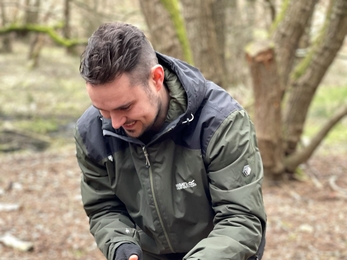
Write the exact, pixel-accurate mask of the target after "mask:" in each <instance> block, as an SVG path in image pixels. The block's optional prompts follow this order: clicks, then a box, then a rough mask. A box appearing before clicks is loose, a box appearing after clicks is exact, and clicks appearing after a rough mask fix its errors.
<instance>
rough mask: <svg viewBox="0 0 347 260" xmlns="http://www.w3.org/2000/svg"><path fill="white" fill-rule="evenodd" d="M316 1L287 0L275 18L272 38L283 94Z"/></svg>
mask: <svg viewBox="0 0 347 260" xmlns="http://www.w3.org/2000/svg"><path fill="white" fill-rule="evenodd" d="M317 2H318V0H305V1H289V2H288V1H287V3H284V4H283V7H282V8H283V9H284V10H282V13H281V14H280V15H279V16H278V17H277V19H276V22H275V25H274V26H275V31H274V33H273V35H272V39H273V41H274V43H275V51H276V53H277V54H278V55H277V56H276V57H277V62H278V72H279V74H280V78H281V88H282V89H283V94H284V92H285V89H286V86H287V83H288V78H289V75H290V72H291V70H292V68H293V63H294V61H295V52H296V50H297V48H298V45H299V42H300V41H299V40H300V38H301V36H302V35H303V34H304V32H305V29H306V27H307V24H308V21H309V20H310V17H311V16H312V14H313V10H314V6H315V4H316V3H317ZM283 13H284V14H283ZM276 24H277V25H276ZM276 26H277V27H276Z"/></svg>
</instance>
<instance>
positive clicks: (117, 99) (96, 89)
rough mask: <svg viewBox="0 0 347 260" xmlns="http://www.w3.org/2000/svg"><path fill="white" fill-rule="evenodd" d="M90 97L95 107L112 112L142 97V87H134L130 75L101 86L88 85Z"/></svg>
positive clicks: (123, 75)
mask: <svg viewBox="0 0 347 260" xmlns="http://www.w3.org/2000/svg"><path fill="white" fill-rule="evenodd" d="M86 88H87V92H88V95H89V97H90V99H91V101H92V103H93V105H94V106H96V107H98V108H100V109H105V110H110V109H111V108H112V109H114V108H115V107H119V106H123V105H126V104H128V103H129V102H133V101H134V100H136V99H137V98H139V97H140V96H141V93H140V92H141V89H142V87H141V86H137V85H133V82H132V80H131V77H130V76H129V75H128V74H122V75H121V76H120V77H117V78H116V79H115V80H114V81H112V82H110V83H106V84H101V85H92V84H89V83H87V84H86Z"/></svg>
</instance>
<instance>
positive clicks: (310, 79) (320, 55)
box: [284, 0, 347, 155]
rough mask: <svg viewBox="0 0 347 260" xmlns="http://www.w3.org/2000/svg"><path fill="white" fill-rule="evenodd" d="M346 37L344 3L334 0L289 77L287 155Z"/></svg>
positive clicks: (286, 124) (295, 145)
mask: <svg viewBox="0 0 347 260" xmlns="http://www.w3.org/2000/svg"><path fill="white" fill-rule="evenodd" d="M346 34H347V1H346V0H334V1H333V2H332V5H331V9H330V11H329V15H327V24H326V25H325V26H324V28H323V32H322V34H321V38H320V41H318V42H317V46H316V47H315V48H313V50H312V52H311V53H309V54H308V55H307V57H306V58H305V59H304V60H303V61H302V62H301V63H300V64H298V66H297V68H296V70H295V71H294V73H293V74H292V75H293V76H292V77H293V80H292V82H291V89H290V93H289V97H288V103H287V104H286V106H285V108H286V110H285V113H284V129H285V136H286V145H285V153H286V154H287V155H289V154H291V153H293V152H294V151H295V150H296V147H297V144H298V142H299V140H300V136H301V134H302V132H303V128H304V123H305V120H306V116H307V113H308V109H309V106H310V104H311V102H312V100H313V97H314V94H315V92H316V90H317V88H318V86H319V84H320V82H321V80H322V78H323V76H324V75H325V73H326V72H327V69H328V68H329V66H330V65H331V63H332V62H333V60H334V58H335V57H336V55H337V53H338V51H339V50H340V48H341V46H342V44H343V41H344V39H345V36H346Z"/></svg>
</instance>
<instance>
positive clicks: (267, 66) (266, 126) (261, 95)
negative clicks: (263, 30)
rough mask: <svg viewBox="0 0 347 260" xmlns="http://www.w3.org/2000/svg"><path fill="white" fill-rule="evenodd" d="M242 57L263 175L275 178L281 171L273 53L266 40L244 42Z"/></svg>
mask: <svg viewBox="0 0 347 260" xmlns="http://www.w3.org/2000/svg"><path fill="white" fill-rule="evenodd" d="M246 58H247V61H248V65H249V68H250V73H251V75H252V80H253V91H254V97H255V104H254V110H255V111H256V115H255V118H254V125H255V128H256V131H257V139H258V145H259V150H260V153H261V156H262V159H263V164H264V171H265V176H266V178H269V179H271V180H277V179H279V178H281V176H280V174H281V173H283V170H284V166H283V162H282V161H283V151H282V136H281V133H282V128H281V89H280V81H279V76H278V72H277V65H276V60H275V53H274V50H273V48H272V47H271V43H270V42H255V43H252V44H250V45H248V46H247V48H246Z"/></svg>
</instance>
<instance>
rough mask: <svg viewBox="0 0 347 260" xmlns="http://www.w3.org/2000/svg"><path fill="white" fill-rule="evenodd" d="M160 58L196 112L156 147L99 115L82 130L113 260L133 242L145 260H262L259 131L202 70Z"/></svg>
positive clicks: (85, 169) (84, 188) (86, 167)
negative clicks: (119, 249)
mask: <svg viewBox="0 0 347 260" xmlns="http://www.w3.org/2000/svg"><path fill="white" fill-rule="evenodd" d="M158 59H159V63H160V64H162V65H163V66H164V67H165V68H166V69H167V70H168V71H170V74H171V75H176V76H177V77H176V78H177V79H178V81H177V80H176V81H175V80H173V82H174V83H173V84H177V82H179V83H178V84H181V86H182V87H183V89H184V92H183V93H184V95H185V100H186V104H185V105H183V108H182V106H181V109H178V111H180V112H179V113H180V114H179V115H177V116H175V118H171V119H170V120H168V121H167V122H166V124H165V125H164V127H163V128H162V131H161V132H160V133H158V134H156V135H155V136H154V137H153V138H152V139H151V140H150V141H149V142H148V143H146V144H145V143H143V142H141V141H140V140H139V139H135V138H131V137H128V136H126V135H125V134H124V131H123V130H122V129H117V130H115V129H113V128H112V126H111V122H110V121H109V120H106V119H103V118H102V117H101V116H100V114H99V112H98V111H97V110H96V109H95V108H94V107H90V108H89V109H88V110H87V111H86V112H85V113H84V114H83V115H82V117H81V118H80V119H79V120H78V122H77V125H76V132H75V139H76V146H77V159H78V163H79V166H80V168H81V170H82V173H83V175H82V181H81V192H82V200H83V205H84V209H85V211H86V213H87V215H88V217H89V220H90V230H91V233H92V234H93V235H94V237H95V240H96V242H97V244H98V247H99V248H100V250H101V251H102V252H103V253H104V255H105V256H106V258H107V259H110V260H111V259H114V255H115V251H116V249H117V247H118V246H120V245H121V244H123V243H135V244H138V245H139V246H141V248H142V250H143V252H144V255H145V258H144V259H145V260H146V259H190V260H193V259H201V260H211V259H248V258H250V257H251V256H253V257H254V255H255V254H256V252H257V250H259V248H262V249H263V247H264V239H265V227H266V214H265V210H264V205H263V198H262V189H261V185H262V179H263V167H262V161H261V157H260V153H259V150H258V148H257V143H256V136H255V132H254V127H253V124H252V122H251V121H250V119H249V116H248V114H247V113H246V111H245V110H244V109H243V108H242V107H241V106H240V105H239V104H238V103H237V102H236V101H235V100H234V99H233V98H232V97H231V96H230V95H229V94H228V93H227V92H226V91H224V90H223V89H222V88H220V87H218V86H217V85H215V84H214V83H212V82H210V81H207V80H205V79H204V78H203V76H202V75H201V73H200V72H199V71H198V70H197V69H196V68H194V67H191V66H189V65H187V64H186V63H183V62H181V61H179V60H176V59H173V58H170V57H167V56H164V55H161V54H159V53H158ZM174 78H175V77H174ZM175 82H176V83H175ZM171 83H172V82H171ZM169 89H170V92H171V88H170V86H169ZM181 95H182V94H181ZM178 103H179V101H178ZM173 107H175V106H174V105H173V104H171V103H170V111H171V112H172V109H173ZM176 107H177V106H176ZM182 109H184V111H181V110H182ZM171 114H172V113H171ZM173 114H175V113H173ZM176 114H177V113H176ZM171 117H172V115H171ZM261 241H262V243H261ZM260 245H261V246H260Z"/></svg>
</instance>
